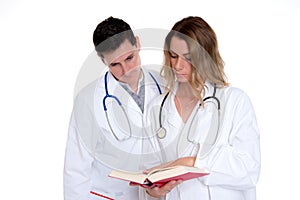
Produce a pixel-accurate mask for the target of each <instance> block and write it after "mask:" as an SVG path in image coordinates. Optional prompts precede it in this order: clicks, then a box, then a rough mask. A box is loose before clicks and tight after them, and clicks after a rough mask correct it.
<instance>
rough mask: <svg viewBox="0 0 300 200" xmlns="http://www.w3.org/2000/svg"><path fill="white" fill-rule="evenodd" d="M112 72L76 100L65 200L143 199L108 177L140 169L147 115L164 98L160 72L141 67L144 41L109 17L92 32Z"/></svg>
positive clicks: (71, 123)
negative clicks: (153, 103)
mask: <svg viewBox="0 0 300 200" xmlns="http://www.w3.org/2000/svg"><path fill="white" fill-rule="evenodd" d="M93 42H94V45H95V49H96V51H97V54H98V56H99V57H100V58H101V60H102V61H103V63H104V64H105V65H107V66H108V69H109V70H108V71H107V72H106V73H105V74H104V75H103V76H101V77H100V78H99V79H97V80H96V81H94V82H92V83H91V84H89V85H88V86H87V87H86V88H84V89H83V90H82V91H80V93H79V94H78V96H77V97H76V99H75V102H74V108H73V112H72V117H71V120H70V127H69V134H68V141H67V146H66V155H65V168H64V198H65V200H91V199H118V200H120V199H128V200H129V199H130V200H131V199H138V187H129V186H128V184H127V183H126V182H123V181H121V180H117V179H113V178H110V177H109V173H110V172H111V170H112V169H114V168H118V169H126V170H137V169H138V167H139V166H138V164H139V159H140V155H141V148H142V147H141V143H142V139H143V137H144V136H143V135H142V134H143V126H142V124H143V123H142V122H143V111H144V108H145V107H146V106H147V104H148V103H149V102H150V101H151V100H152V99H153V98H154V97H156V96H158V95H159V94H161V89H160V86H159V84H158V83H159V81H157V80H159V79H157V77H158V74H157V73H154V72H149V71H147V70H146V69H145V68H143V67H141V61H140V57H139V51H140V41H139V38H138V37H137V36H134V34H133V32H132V30H131V28H130V26H129V25H128V24H127V23H126V22H124V21H123V20H121V19H117V18H113V17H109V18H108V19H106V20H104V21H103V22H101V23H100V24H99V25H98V26H97V27H96V29H95V31H94V34H93Z"/></svg>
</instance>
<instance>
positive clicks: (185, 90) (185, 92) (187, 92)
mask: <svg viewBox="0 0 300 200" xmlns="http://www.w3.org/2000/svg"><path fill="white" fill-rule="evenodd" d="M176 96H177V97H178V98H194V97H195V95H194V93H193V89H192V87H191V85H190V84H189V83H179V84H178V88H177V91H176Z"/></svg>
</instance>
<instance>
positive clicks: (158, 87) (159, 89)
mask: <svg viewBox="0 0 300 200" xmlns="http://www.w3.org/2000/svg"><path fill="white" fill-rule="evenodd" d="M148 73H149V75H150V77H151V78H152V80H153V81H154V83H155V85H156V87H157V90H158V92H159V94H162V92H161V88H160V86H159V84H158V82H157V80H156V79H155V78H154V76H153V75H152V74H151V72H148ZM107 76H108V71H107V72H106V73H105V75H104V87H105V96H104V97H103V100H102V103H103V109H104V112H105V117H106V121H107V123H108V125H109V128H110V130H111V132H112V134H113V136H114V137H115V138H116V140H118V141H124V140H127V139H129V138H131V137H132V130H131V126H130V122H129V118H128V115H127V113H126V111H125V109H124V107H123V105H122V103H121V101H120V99H119V98H118V97H117V96H115V95H112V94H109V92H108V86H107V85H108V81H107ZM108 98H112V99H114V100H115V101H116V102H117V103H118V105H119V106H120V107H121V109H122V111H123V113H124V115H125V117H126V121H127V124H128V126H129V132H130V134H129V136H128V137H125V138H123V139H120V138H118V137H117V135H116V133H115V132H114V131H113V127H112V125H111V123H110V121H109V118H108V114H107V106H106V99H108Z"/></svg>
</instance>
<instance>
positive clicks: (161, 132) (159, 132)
mask: <svg viewBox="0 0 300 200" xmlns="http://www.w3.org/2000/svg"><path fill="white" fill-rule="evenodd" d="M216 90H217V87H216V86H214V91H213V95H212V96H208V97H205V98H204V99H203V102H204V103H205V102H206V101H207V100H209V99H213V100H215V101H216V102H217V109H218V128H217V134H216V137H215V140H216V138H217V137H218V132H219V126H220V119H219V118H220V108H221V103H220V100H219V99H218V98H217V97H216ZM169 93H170V92H168V93H167V94H166V95H165V96H164V98H163V100H162V103H161V105H160V109H159V129H158V130H157V137H158V138H159V139H163V138H165V137H166V134H167V131H166V129H165V128H164V127H163V126H162V120H161V115H162V109H163V106H164V104H165V101H166V99H167V97H168V95H169ZM200 108H201V103H199V106H198V109H197V111H196V112H195V113H194V115H193V118H192V121H191V123H190V126H189V128H188V133H187V141H188V142H190V143H193V144H197V143H198V142H197V141H195V140H193V139H190V129H191V126H192V124H193V122H194V119H195V117H196V114H197V112H198V110H199V109H200ZM214 142H215V141H214Z"/></svg>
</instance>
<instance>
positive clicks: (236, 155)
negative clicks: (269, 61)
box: [141, 17, 260, 200]
mask: <svg viewBox="0 0 300 200" xmlns="http://www.w3.org/2000/svg"><path fill="white" fill-rule="evenodd" d="M164 56H165V63H164V67H163V68H162V71H161V74H162V76H163V77H164V78H165V79H166V82H167V88H168V91H167V92H166V93H165V94H164V95H162V96H161V97H159V98H158V99H156V101H154V102H153V105H152V106H151V107H150V108H149V109H148V111H147V113H148V114H147V116H148V124H149V126H151V131H152V132H149V134H151V135H152V136H154V137H149V138H150V139H149V140H147V141H145V144H144V146H143V147H144V152H145V162H143V163H144V164H143V167H144V168H150V167H154V168H156V167H162V166H173V165H187V166H195V167H200V168H202V167H205V168H208V169H209V171H210V174H209V175H208V176H205V177H201V178H196V179H192V180H189V181H184V182H182V183H181V181H172V182H169V183H167V184H166V185H164V186H163V187H160V188H158V187H153V188H149V189H143V190H142V191H141V196H143V197H141V198H143V199H147V198H148V199H151V198H154V199H155V198H162V199H164V198H166V199H172V200H174V199H201V200H211V199H215V200H220V199H222V200H226V199H228V200H244V199H247V200H249V199H251V200H252V199H255V198H256V197H255V186H256V183H257V181H258V177H259V172H260V144H259V130H258V127H257V122H256V117H255V113H254V109H253V107H252V104H251V102H250V99H249V98H248V96H247V95H246V94H245V93H244V92H243V91H242V90H240V89H237V88H234V87H231V86H229V84H228V83H227V81H226V76H225V73H224V63H223V60H222V58H221V56H220V53H219V50H218V43H217V38H216V35H215V33H214V31H213V29H212V28H211V27H210V26H209V25H208V24H207V23H206V22H205V21H204V20H203V19H202V18H200V17H187V18H184V19H182V20H180V21H179V22H177V23H176V24H175V25H174V26H173V28H172V30H171V31H170V32H169V34H168V35H167V37H166V39H165V55H164ZM149 152H156V154H155V156H153V155H154V154H153V153H152V154H151V153H149ZM147 153H149V154H148V155H149V156H148V157H147ZM151 155H152V156H151ZM155 166H156V167H155ZM147 171H149V170H146V173H147Z"/></svg>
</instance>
